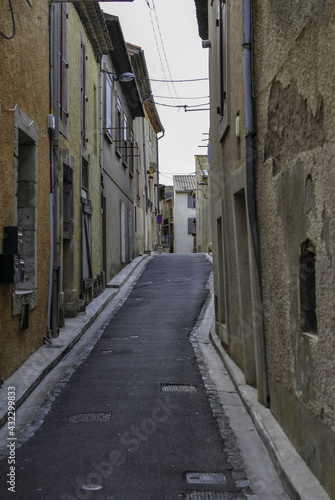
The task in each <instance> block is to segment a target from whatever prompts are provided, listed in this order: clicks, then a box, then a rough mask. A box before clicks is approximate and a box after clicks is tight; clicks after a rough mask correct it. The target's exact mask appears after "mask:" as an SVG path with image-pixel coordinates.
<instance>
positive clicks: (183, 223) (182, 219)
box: [173, 174, 197, 253]
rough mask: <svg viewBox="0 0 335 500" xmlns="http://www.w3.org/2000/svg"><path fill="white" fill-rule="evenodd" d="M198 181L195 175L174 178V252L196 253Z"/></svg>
mask: <svg viewBox="0 0 335 500" xmlns="http://www.w3.org/2000/svg"><path fill="white" fill-rule="evenodd" d="M196 188H197V180H196V176H195V175H194V174H190V175H174V176H173V201H174V205H173V209H174V215H173V220H174V252H175V253H192V252H195V217H196V211H195V198H194V196H193V193H194V191H195V190H196Z"/></svg>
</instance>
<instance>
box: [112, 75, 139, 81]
mask: <svg viewBox="0 0 335 500" xmlns="http://www.w3.org/2000/svg"><path fill="white" fill-rule="evenodd" d="M135 78H136V77H135V75H134V73H122V74H121V75H119V76H114V75H113V81H114V82H121V83H124V82H131V81H132V80H135Z"/></svg>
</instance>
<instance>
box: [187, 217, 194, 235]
mask: <svg viewBox="0 0 335 500" xmlns="http://www.w3.org/2000/svg"><path fill="white" fill-rule="evenodd" d="M193 233H194V217H190V218H188V219H187V234H193Z"/></svg>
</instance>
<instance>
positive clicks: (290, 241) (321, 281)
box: [253, 0, 335, 497]
mask: <svg viewBox="0 0 335 500" xmlns="http://www.w3.org/2000/svg"><path fill="white" fill-rule="evenodd" d="M253 14H254V15H253V18H254V64H255V66H254V80H255V89H254V92H255V96H256V99H255V103H256V117H257V121H256V130H257V165H258V168H257V194H258V197H257V199H258V214H259V228H260V241H261V256H262V262H261V265H262V282H263V299H264V320H265V334H266V341H267V362H268V370H269V384H270V396H271V409H272V411H273V413H274V415H275V416H276V417H277V418H278V420H279V422H280V423H281V425H282V426H283V428H284V430H285V431H286V432H287V434H288V435H289V437H290V438H291V440H292V441H293V443H294V444H295V445H296V447H297V449H298V451H299V452H300V453H301V455H302V456H303V458H304V459H305V460H306V462H307V464H308V465H309V466H310V467H311V468H312V470H313V472H314V473H315V474H316V476H317V477H318V478H319V480H320V481H321V482H322V484H324V486H325V487H326V489H327V490H328V492H329V493H330V494H331V495H332V496H333V497H334V496H335V479H334V474H333V471H334V468H335V461H334V453H333V450H334V446H335V434H334V432H335V396H334V395H335V377H334V373H335V335H334V325H335V321H334V320H335V310H334V301H335V287H334V270H333V264H334V263H333V255H334V249H335V231H334V216H335V202H334V185H335V171H334V168H333V162H334V160H333V158H334V128H335V111H334V97H335V88H334V69H335V67H334V56H333V47H334V42H335V32H334V24H335V6H334V3H333V2H330V1H325V2H318V1H312V0H310V1H307V2H306V1H302V0H299V1H295V2H294V3H290V4H288V3H287V2H285V3H283V2H276V1H272V0H267V1H263V0H256V1H255V2H254V13H253ZM306 240H309V241H310V242H312V244H313V245H314V247H315V255H316V263H315V292H316V316H317V332H314V333H313V334H308V333H309V332H307V333H306V332H303V331H302V327H301V314H300V302H301V300H302V299H301V292H300V290H301V288H300V284H299V283H300V280H301V269H300V268H299V259H300V256H301V245H302V243H303V242H304V241H306Z"/></svg>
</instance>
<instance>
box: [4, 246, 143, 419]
mask: <svg viewBox="0 0 335 500" xmlns="http://www.w3.org/2000/svg"><path fill="white" fill-rule="evenodd" d="M149 260H150V257H149V255H147V254H146V255H142V256H139V257H136V258H135V259H134V260H133V261H132V262H131V263H130V264H128V265H127V266H126V267H125V268H124V269H123V270H122V271H121V272H120V273H119V274H117V275H116V276H115V277H114V278H113V279H112V280H111V281H110V282H109V283H108V284H107V287H106V289H105V290H104V292H103V293H102V294H101V295H99V296H98V297H97V298H96V299H95V300H93V301H92V302H91V303H90V304H89V305H88V306H87V308H86V311H85V312H84V313H79V314H78V316H76V317H75V318H67V319H66V320H65V326H64V327H63V328H61V329H60V334H59V337H57V338H54V339H50V340H51V342H52V343H50V344H44V345H42V346H41V347H40V348H39V349H38V350H37V351H35V352H34V353H33V354H32V355H31V356H30V357H29V358H28V359H27V361H26V362H25V363H23V365H22V366H21V367H20V368H19V369H18V370H16V371H15V372H14V373H13V375H12V376H11V377H9V378H8V379H7V380H5V382H4V384H3V385H2V386H1V388H0V429H1V428H2V427H3V426H4V425H5V423H6V422H7V417H8V415H7V397H8V387H15V395H16V399H15V408H16V410H17V409H18V408H19V407H20V406H21V405H22V403H24V401H25V400H26V399H27V398H28V397H29V396H30V394H31V393H32V392H33V391H34V389H36V387H37V386H38V385H39V384H40V383H41V382H42V380H44V378H45V377H46V375H48V373H50V371H51V370H52V369H53V368H54V367H55V366H56V365H57V364H58V363H59V362H60V361H61V360H62V359H63V358H64V356H66V354H67V353H68V352H69V351H70V350H71V349H72V348H73V347H74V346H75V345H76V344H77V342H78V341H79V340H80V339H81V337H82V336H83V335H84V333H85V332H86V331H87V329H88V328H89V327H90V325H91V324H92V323H93V322H94V321H95V319H96V318H97V317H98V316H99V314H100V313H101V311H102V310H103V309H104V308H105V307H106V306H107V305H108V304H109V303H110V301H111V300H112V299H113V298H114V297H115V296H117V294H118V293H119V291H120V290H121V289H122V287H124V286H126V285H127V283H128V280H129V279H130V278H131V277H132V275H133V274H134V272H135V271H136V270H137V271H141V270H143V269H144V267H145V266H146V264H147V263H148V261H149Z"/></svg>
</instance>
